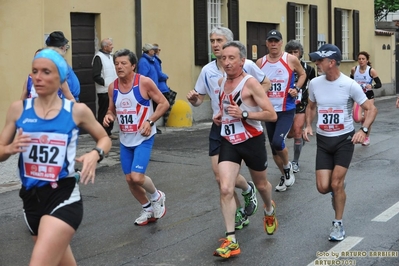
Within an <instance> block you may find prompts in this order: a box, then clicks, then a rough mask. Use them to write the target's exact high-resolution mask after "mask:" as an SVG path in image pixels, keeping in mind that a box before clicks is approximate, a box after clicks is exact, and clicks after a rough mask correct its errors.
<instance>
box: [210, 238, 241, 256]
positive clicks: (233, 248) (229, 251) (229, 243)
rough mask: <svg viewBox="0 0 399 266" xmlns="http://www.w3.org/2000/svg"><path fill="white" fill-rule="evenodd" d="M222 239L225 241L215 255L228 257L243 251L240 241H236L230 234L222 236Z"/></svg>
mask: <svg viewBox="0 0 399 266" xmlns="http://www.w3.org/2000/svg"><path fill="white" fill-rule="evenodd" d="M220 241H223V243H222V244H221V245H220V247H219V248H218V249H216V251H215V253H214V254H213V255H215V256H220V257H222V258H225V259H227V258H230V257H231V256H237V255H239V254H240V253H241V249H240V245H239V244H238V242H236V243H234V242H233V240H232V239H231V237H230V236H228V237H226V238H222V239H220Z"/></svg>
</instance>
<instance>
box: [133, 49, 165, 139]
mask: <svg viewBox="0 0 399 266" xmlns="http://www.w3.org/2000/svg"><path fill="white" fill-rule="evenodd" d="M155 48H156V47H155V46H154V45H152V44H149V43H146V44H144V46H143V54H142V56H141V58H140V60H139V62H138V64H137V73H139V74H141V75H143V76H146V77H149V78H150V79H152V81H154V83H155V85H156V86H157V88H158V89H159V71H158V67H157V66H156V63H155V62H156V61H157V60H155ZM156 108H157V104H156V103H155V102H154V110H155V109H156ZM157 133H158V134H162V131H161V130H160V129H158V128H157Z"/></svg>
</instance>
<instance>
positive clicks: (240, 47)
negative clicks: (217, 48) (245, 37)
mask: <svg viewBox="0 0 399 266" xmlns="http://www.w3.org/2000/svg"><path fill="white" fill-rule="evenodd" d="M227 47H236V48H238V50H239V51H240V58H247V48H245V45H244V44H242V43H241V42H239V41H230V42H227V43H226V44H225V45H223V49H225V48H227Z"/></svg>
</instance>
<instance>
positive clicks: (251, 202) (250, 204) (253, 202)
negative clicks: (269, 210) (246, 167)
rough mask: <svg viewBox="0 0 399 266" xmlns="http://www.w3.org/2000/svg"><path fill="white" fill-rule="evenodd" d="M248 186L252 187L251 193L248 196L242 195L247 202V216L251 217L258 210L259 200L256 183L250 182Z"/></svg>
mask: <svg viewBox="0 0 399 266" xmlns="http://www.w3.org/2000/svg"><path fill="white" fill-rule="evenodd" d="M248 185H249V186H250V187H251V191H250V192H248V193H246V194H244V193H241V195H242V196H243V197H244V201H245V214H246V215H247V216H251V215H252V214H254V213H255V212H256V210H257V209H258V199H257V198H256V187H255V184H254V182H252V181H249V182H248Z"/></svg>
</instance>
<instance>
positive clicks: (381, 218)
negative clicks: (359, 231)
mask: <svg viewBox="0 0 399 266" xmlns="http://www.w3.org/2000/svg"><path fill="white" fill-rule="evenodd" d="M398 213H399V201H398V202H396V203H395V204H394V205H392V206H391V207H390V208H389V209H387V210H386V211H384V212H383V213H381V214H380V215H378V216H377V217H375V218H374V219H373V220H371V221H372V222H386V221H388V220H389V219H391V218H392V217H394V216H395V215H396V214H398Z"/></svg>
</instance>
